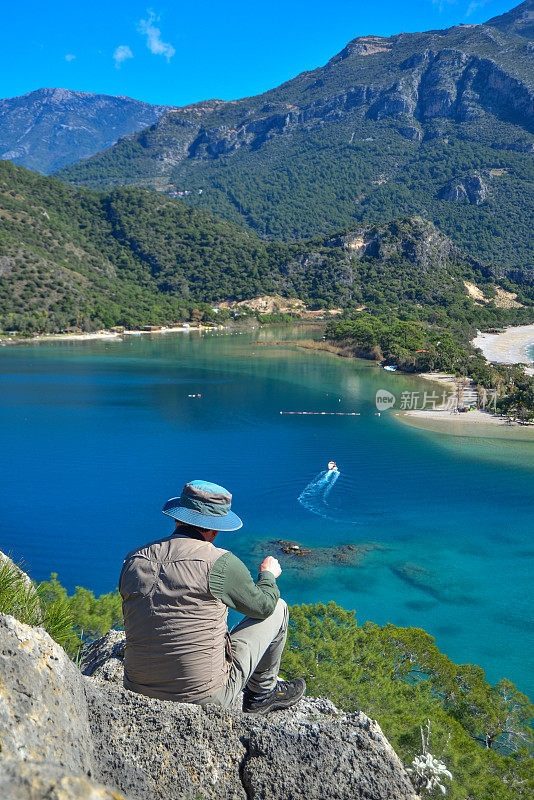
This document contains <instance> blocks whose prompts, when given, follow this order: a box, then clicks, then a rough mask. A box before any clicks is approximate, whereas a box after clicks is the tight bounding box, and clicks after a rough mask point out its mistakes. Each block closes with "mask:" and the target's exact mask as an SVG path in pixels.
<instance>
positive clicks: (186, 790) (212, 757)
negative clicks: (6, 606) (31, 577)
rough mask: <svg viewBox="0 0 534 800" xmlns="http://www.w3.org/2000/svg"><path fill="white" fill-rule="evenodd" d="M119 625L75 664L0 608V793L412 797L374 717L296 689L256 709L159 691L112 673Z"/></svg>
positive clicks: (81, 797) (178, 799) (55, 799)
mask: <svg viewBox="0 0 534 800" xmlns="http://www.w3.org/2000/svg"><path fill="white" fill-rule="evenodd" d="M123 652H124V634H123V633H122V632H118V631H111V632H110V633H108V634H106V636H103V637H101V638H100V639H98V640H96V641H95V642H93V643H92V644H91V645H89V646H88V647H87V648H86V650H85V652H84V653H83V657H82V666H83V669H84V672H85V673H91V676H88V675H85V676H84V675H82V674H81V673H80V671H79V670H78V668H77V667H76V666H75V665H74V664H73V663H72V662H71V661H70V660H69V659H68V657H67V655H66V654H65V653H64V652H63V650H62V649H61V648H60V647H59V646H58V645H57V644H55V643H54V642H53V641H52V640H51V639H50V637H49V636H48V634H46V633H45V632H44V631H43V630H41V629H39V628H31V627H29V626H27V625H23V624H22V623H20V622H18V621H17V620H15V619H14V618H12V617H6V616H1V615H0V681H1V687H2V692H1V693H0V735H1V737H2V757H3V761H2V762H0V797H2V800H3V798H6V800H22V798H23V797H24V798H29V800H45V798H46V800H64V798H65V799H67V798H71V799H72V800H100V799H102V800H107V798H110V800H111V798H115V800H118V799H119V798H122V797H123V796H124V797H127V798H128V799H129V800H297V798H299V800H300V798H303V797H306V798H310V799H311V798H315V800H330V798H332V800H334V799H335V800H357V799H358V798H362V800H363V799H365V800H416V796H415V794H414V791H413V788H412V785H411V783H410V781H409V778H408V776H407V775H406V773H405V771H404V769H403V767H402V764H401V763H400V761H399V759H398V758H397V756H396V755H395V753H394V751H393V750H392V748H391V746H390V744H389V743H388V741H387V739H386V738H385V737H384V735H383V734H382V732H381V730H380V728H379V726H378V724H377V723H376V722H373V721H372V720H370V719H369V718H368V717H366V716H365V714H363V713H359V714H343V713H341V712H339V711H338V709H337V708H336V707H335V706H334V705H333V704H332V703H331V702H330V700H328V699H327V698H305V699H304V700H303V701H301V702H300V703H299V704H298V705H296V706H295V707H294V708H292V709H290V710H289V711H284V712H276V713H273V714H270V715H268V716H266V717H256V716H252V715H245V714H243V713H242V712H241V711H239V710H236V709H232V710H228V709H221V708H218V707H216V706H208V707H207V708H206V709H202V708H200V707H198V706H193V705H187V704H181V703H173V702H163V701H160V700H154V699H151V698H148V697H144V696H142V695H138V694H135V693H134V692H130V691H127V690H126V689H124V688H123V687H122V685H121V683H122V656H123Z"/></svg>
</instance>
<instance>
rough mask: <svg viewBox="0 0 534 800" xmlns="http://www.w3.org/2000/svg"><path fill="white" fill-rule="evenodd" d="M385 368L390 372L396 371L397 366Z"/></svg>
mask: <svg viewBox="0 0 534 800" xmlns="http://www.w3.org/2000/svg"><path fill="white" fill-rule="evenodd" d="M384 369H385V370H387V371H388V372H395V371H396V369H397V367H384Z"/></svg>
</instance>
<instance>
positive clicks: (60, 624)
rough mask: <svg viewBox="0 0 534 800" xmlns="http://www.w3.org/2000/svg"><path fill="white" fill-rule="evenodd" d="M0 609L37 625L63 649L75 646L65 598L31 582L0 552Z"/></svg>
mask: <svg viewBox="0 0 534 800" xmlns="http://www.w3.org/2000/svg"><path fill="white" fill-rule="evenodd" d="M0 556H1V557H0V613H2V614H10V615H11V616H13V617H16V618H17V619H18V620H20V622H24V623H26V624H27V625H33V626H35V625H39V626H40V627H42V628H44V629H45V630H46V631H47V632H48V633H49V634H50V636H51V637H52V638H53V639H55V640H56V642H58V643H59V644H60V645H61V646H62V647H63V648H64V649H65V650H66V651H67V652H69V653H73V652H74V651H75V650H76V649H77V648H78V647H79V640H78V637H77V636H76V633H75V631H74V628H73V622H74V618H73V615H72V612H71V610H70V608H69V604H68V602H66V600H65V599H64V598H63V597H61V596H52V595H50V594H49V593H48V592H47V591H46V589H44V588H43V585H42V584H41V585H40V586H35V584H34V583H33V582H32V581H31V580H30V579H29V578H28V576H27V575H26V573H25V572H23V570H22V568H21V566H20V565H17V564H15V563H14V562H13V561H11V559H10V558H8V557H7V556H4V554H3V553H2V554H0Z"/></svg>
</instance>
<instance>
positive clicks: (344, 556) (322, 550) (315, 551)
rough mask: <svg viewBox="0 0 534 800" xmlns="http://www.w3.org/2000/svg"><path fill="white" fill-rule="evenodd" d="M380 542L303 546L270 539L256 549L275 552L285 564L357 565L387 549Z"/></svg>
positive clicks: (288, 541)
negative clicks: (370, 554) (373, 553)
mask: <svg viewBox="0 0 534 800" xmlns="http://www.w3.org/2000/svg"><path fill="white" fill-rule="evenodd" d="M385 549H386V546H385V545H383V544H379V543H378V542H364V543H362V544H336V545H332V546H331V547H303V546H302V545H300V544H299V543H298V542H294V541H290V540H286V539H269V540H267V541H266V542H261V543H260V544H259V545H258V547H257V548H256V550H257V551H258V552H259V553H260V554H262V555H267V554H274V555H275V556H276V557H277V558H279V559H282V561H283V562H284V563H285V566H286V567H287V566H291V565H294V566H301V567H317V566H324V565H328V564H332V565H338V566H339V565H340V564H346V565H347V566H355V565H358V564H361V562H362V561H363V560H364V559H365V558H366V556H367V555H368V554H369V553H372V552H374V551H375V550H385Z"/></svg>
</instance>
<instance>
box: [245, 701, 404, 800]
mask: <svg viewBox="0 0 534 800" xmlns="http://www.w3.org/2000/svg"><path fill="white" fill-rule="evenodd" d="M275 717H277V718H278V719H275ZM273 723H274V724H273ZM250 724H251V728H252V735H251V737H250V740H249V743H248V757H247V759H246V760H245V763H244V766H243V783H244V785H245V787H246V789H247V792H248V797H249V798H254V800H273V798H277V800H300V798H303V797H306V798H317V800H319V798H325V799H326V798H339V800H341V798H343V799H344V798H347V799H348V798H351V800H359V799H360V798H362V800H364V799H365V800H371V798H376V797H383V798H388V800H407V798H413V797H414V796H415V793H414V790H413V788H412V786H411V784H410V781H409V780H408V778H407V776H406V775H405V773H404V770H403V768H402V765H401V763H400V761H399V759H398V758H397V756H396V754H395V752H394V751H393V748H392V747H391V745H390V744H389V742H388V741H387V739H385V737H384V735H383V733H382V731H381V730H380V727H379V725H378V723H377V722H374V721H373V720H370V719H369V718H368V717H366V716H365V714H363V713H359V714H349V715H345V714H342V715H340V716H337V717H336V716H332V715H328V716H324V715H323V714H321V713H319V712H316V713H315V714H311V713H310V712H309V711H308V712H307V713H299V711H298V710H297V711H296V712H294V713H290V714H282V713H278V714H276V715H273V716H272V717H271V718H270V719H269V720H258V721H253V722H251V723H250Z"/></svg>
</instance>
